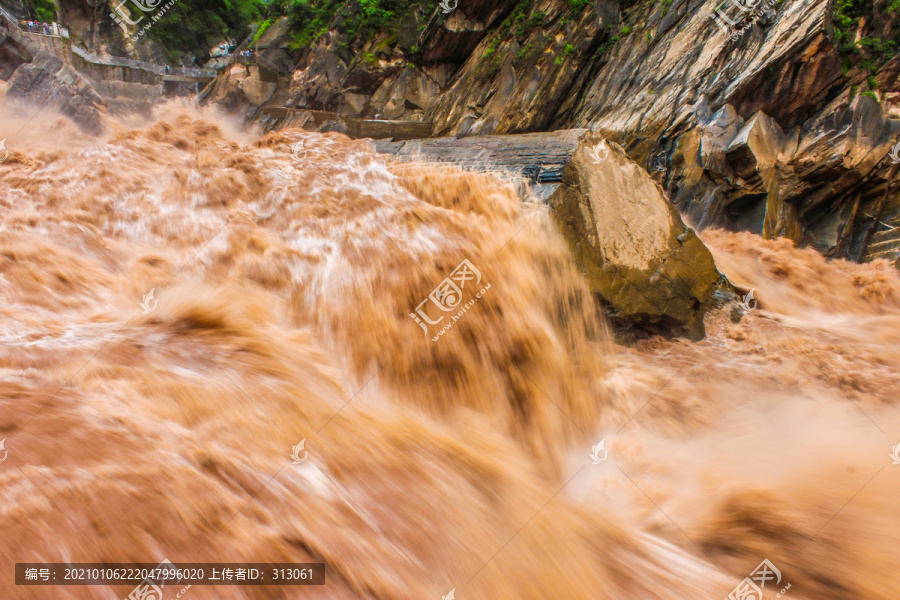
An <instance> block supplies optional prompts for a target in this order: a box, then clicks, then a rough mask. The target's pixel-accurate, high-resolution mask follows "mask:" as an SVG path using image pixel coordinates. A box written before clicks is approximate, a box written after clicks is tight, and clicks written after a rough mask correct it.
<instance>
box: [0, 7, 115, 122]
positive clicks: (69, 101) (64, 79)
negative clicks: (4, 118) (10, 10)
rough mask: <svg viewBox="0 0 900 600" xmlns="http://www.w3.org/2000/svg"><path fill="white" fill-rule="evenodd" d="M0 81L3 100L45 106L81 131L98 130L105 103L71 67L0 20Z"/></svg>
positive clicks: (91, 86) (89, 84)
mask: <svg viewBox="0 0 900 600" xmlns="http://www.w3.org/2000/svg"><path fill="white" fill-rule="evenodd" d="M0 57H2V60H0V63H2V65H3V66H2V72H0V79H3V80H5V81H6V82H7V89H6V98H7V100H8V101H9V100H11V101H21V102H23V103H28V104H30V105H33V106H35V107H43V106H46V105H48V104H50V105H52V106H54V107H55V108H56V109H57V110H59V112H61V113H62V114H64V115H66V116H67V117H69V118H70V119H72V120H73V121H74V122H75V123H77V124H78V125H79V126H81V127H82V128H83V129H84V130H85V131H87V132H89V133H93V134H97V133H99V132H100V131H101V129H102V116H101V115H102V111H103V110H104V109H105V106H106V101H105V100H104V99H103V98H102V97H101V96H100V95H99V94H98V93H97V91H96V90H95V89H94V87H93V85H91V83H90V82H89V81H88V80H87V79H85V78H84V77H82V76H81V74H80V73H79V72H78V71H77V70H76V69H75V68H73V67H72V66H71V65H68V64H65V63H63V61H62V60H61V59H60V58H58V57H57V56H55V55H53V54H51V53H50V52H48V51H46V50H44V49H42V48H41V47H40V46H39V45H36V44H34V43H33V42H31V40H28V39H26V38H25V36H23V35H21V34H19V32H18V31H17V30H16V29H15V28H14V27H11V26H10V24H9V23H8V22H7V21H6V20H4V19H0Z"/></svg>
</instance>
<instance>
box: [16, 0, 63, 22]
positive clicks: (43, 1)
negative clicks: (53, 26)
mask: <svg viewBox="0 0 900 600" xmlns="http://www.w3.org/2000/svg"><path fill="white" fill-rule="evenodd" d="M23 4H24V5H25V14H26V15H27V18H28V19H32V20H36V21H42V22H44V23H52V22H53V21H55V20H56V5H55V4H54V3H53V0H25V2H24V3H23Z"/></svg>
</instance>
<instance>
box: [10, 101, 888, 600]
mask: <svg viewBox="0 0 900 600" xmlns="http://www.w3.org/2000/svg"><path fill="white" fill-rule="evenodd" d="M159 114H160V115H162V116H159V117H158V118H157V120H155V121H154V122H151V123H128V124H123V123H110V124H109V131H110V133H108V134H107V135H106V136H105V137H103V138H93V137H90V136H86V135H84V134H82V133H80V132H79V131H78V130H77V129H76V128H74V127H73V126H72V125H71V124H69V123H68V122H67V121H65V120H64V119H62V118H60V117H58V116H56V115H53V114H51V113H50V111H49V110H47V111H44V112H42V113H40V114H39V115H38V116H37V117H35V118H34V119H33V120H32V121H30V122H28V123H26V120H25V117H21V116H17V115H14V114H5V115H4V116H3V117H2V123H0V136H4V137H6V138H7V139H6V150H7V151H8V155H7V157H6V159H5V160H4V161H3V163H2V164H0V369H2V371H0V373H2V377H0V438H3V439H4V448H3V450H2V452H0V457H4V459H3V461H2V462H0V490H2V505H0V506H2V513H0V514H2V532H3V535H2V536H0V559H2V560H0V590H2V592H0V597H2V598H17V599H18V598H35V599H37V598H41V599H57V598H60V599H63V598H77V599H88V598H91V599H104V600H105V599H116V598H126V597H128V596H129V594H131V593H132V590H133V588H134V586H133V585H106V586H66V587H61V586H25V585H14V576H13V571H14V565H15V563H51V562H60V563H63V562H79V563H125V562H135V563H136V562H141V563H159V562H160V561H162V560H163V559H166V558H167V559H168V560H169V561H171V562H173V563H176V564H177V563H181V562H184V563H188V562H194V563H200V562H208V563H212V562H235V563H236V562H254V563H279V562H280V563H286V562H295V563H306V562H316V563H325V565H326V567H327V572H326V584H325V585H323V586H303V587H298V586H279V587H276V586H200V585H194V586H191V587H190V588H189V589H186V590H184V589H182V588H180V587H179V588H172V586H167V588H166V590H165V593H166V596H165V600H169V598H174V597H176V595H178V594H181V595H180V597H181V598H191V599H196V600H201V599H207V598H209V599H215V598H228V599H231V598H235V599H263V598H285V599H286V598H322V599H326V598H328V599H349V598H373V599H374V598H377V599H380V600H388V599H390V600H401V599H402V600H406V599H409V600H413V599H415V600H422V599H434V600H439V599H441V598H442V597H444V598H448V599H450V598H456V599H458V600H469V599H481V600H499V599H534V600H550V599H553V600H556V599H559V600H582V599H583V600H605V599H610V600H628V599H634V600H638V599H657V598H658V599H671V600H681V599H684V598H703V599H709V600H720V599H722V598H727V597H729V595H731V597H732V598H736V599H743V600H757V598H758V596H754V595H752V594H753V593H755V592H753V590H752V588H749V587H747V586H748V584H747V579H746V578H750V576H751V574H753V573H759V570H757V567H758V566H759V565H761V564H762V563H763V561H764V560H767V561H769V562H768V565H771V566H773V567H775V569H777V571H773V570H772V569H771V568H769V567H767V566H764V568H763V575H762V576H759V577H758V578H756V579H753V578H750V581H751V582H752V583H753V584H754V585H760V584H765V585H764V586H762V587H763V593H764V595H765V598H767V599H769V598H775V597H776V596H779V595H780V597H785V598H794V599H797V600H799V599H817V600H824V599H828V600H830V599H834V600H839V599H840V600H847V599H857V598H858V599H860V600H862V599H866V600H878V599H884V600H896V598H897V596H898V590H900V569H898V565H900V511H898V498H900V464H893V463H895V462H897V463H900V457H897V459H896V460H894V459H892V456H891V454H892V447H894V446H897V445H898V444H900V411H898V407H897V403H898V401H900V394H898V389H900V375H898V372H900V369H898V365H900V335H898V333H900V278H898V275H897V271H896V270H895V269H894V268H893V267H892V266H890V265H888V264H887V263H871V264H865V265H859V264H854V263H847V262H842V261H833V262H828V261H826V260H825V259H824V258H822V257H821V256H820V255H818V254H817V253H816V252H814V251H812V250H809V249H798V248H796V247H794V246H793V245H792V244H791V243H790V242H787V241H783V240H775V241H771V240H764V239H762V238H760V237H759V236H755V235H751V234H747V233H728V232H722V231H712V230H709V231H705V232H703V233H701V237H702V239H703V241H704V242H705V243H706V244H707V245H708V246H709V248H710V250H711V251H712V253H713V255H714V256H715V259H716V264H717V266H718V268H719V270H720V271H721V272H722V273H723V274H725V275H727V276H728V278H729V279H730V280H731V281H732V283H734V284H735V286H737V287H738V288H739V289H740V290H742V291H743V292H744V293H745V294H746V291H749V290H753V298H752V299H748V302H747V304H746V305H745V307H744V308H740V307H737V306H736V305H728V306H726V307H724V308H722V309H721V310H720V311H718V312H715V313H712V314H710V315H708V316H707V322H706V330H707V337H706V338H705V339H704V340H702V341H700V342H696V343H695V342H689V341H686V340H680V339H679V340H664V339H662V338H651V339H649V340H645V341H641V342H639V343H637V344H636V345H633V346H630V347H628V346H625V345H622V344H619V343H617V342H616V340H615V339H614V338H613V335H612V333H611V331H612V329H611V327H610V326H609V324H607V323H605V322H604V321H603V319H602V317H600V316H598V315H599V313H598V311H597V309H596V308H595V304H594V301H593V299H592V297H591V294H590V292H589V291H588V289H587V286H586V284H585V283H584V281H583V279H582V277H581V275H580V273H579V270H578V268H577V267H576V266H575V265H574V264H573V262H572V260H571V258H570V254H569V250H568V247H567V245H566V243H565V241H564V240H563V239H562V237H561V235H560V234H559V233H558V232H557V231H556V230H555V228H554V226H553V224H552V221H551V219H550V217H549V216H548V214H547V211H546V207H544V206H543V205H541V204H539V203H527V202H526V203H523V202H521V201H520V200H519V197H518V195H517V194H516V190H515V188H514V186H513V184H512V183H510V182H509V180H508V179H507V178H504V177H502V176H499V175H494V174H489V173H467V172H463V171H459V170H456V169H454V168H450V167H442V168H438V167H436V166H434V165H423V164H416V163H403V164H400V163H393V162H390V161H386V160H385V159H384V158H382V157H380V156H378V155H377V154H374V153H373V152H372V151H371V150H370V149H369V147H368V146H367V145H366V144H365V143H363V142H361V141H353V140H349V139H348V138H346V137H344V136H342V135H339V134H319V133H309V132H304V131H301V130H296V129H294V130H282V131H278V132H275V133H271V134H268V135H265V136H255V135H251V134H249V133H242V132H240V131H239V130H238V128H236V127H234V126H232V125H231V124H229V122H228V121H227V120H225V119H223V118H221V117H218V116H216V115H215V114H213V113H203V114H201V113H199V112H197V111H195V110H193V109H191V108H189V107H186V106H180V105H174V104H169V105H167V106H165V107H163V109H162V110H161V111H160V113H159ZM300 141H302V142H303V144H302V145H301V146H297V142H300ZM298 147H301V148H302V152H298V151H297V150H296V148H298ZM447 281H449V282H450V285H447V283H446V282H447ZM435 290H439V291H438V292H436V293H435ZM441 302H443V303H445V304H446V305H448V306H452V305H456V304H457V303H458V306H459V309H460V310H459V312H457V313H452V314H453V318H449V317H448V318H445V319H443V320H442V321H440V322H436V323H432V322H430V321H438V319H437V318H436V315H437V314H438V313H440V311H437V310H435V308H434V305H435V304H436V303H441ZM417 308H421V313H424V314H425V316H426V317H427V319H426V318H423V317H420V316H419V315H420V313H417ZM441 314H444V313H441ZM446 314H448V315H449V314H451V313H446ZM741 314H743V318H740V319H739V318H738V317H741ZM411 315H412V316H411ZM448 325H449V326H448ZM423 330H424V332H425V333H424V334H423ZM897 454H898V453H897V452H896V451H894V456H897ZM766 569H768V571H766ZM766 573H768V576H766ZM776 573H777V578H775V574H776ZM742 594H743V595H742ZM149 598H153V597H152V596H149ZM153 600H155V598H154V599H153Z"/></svg>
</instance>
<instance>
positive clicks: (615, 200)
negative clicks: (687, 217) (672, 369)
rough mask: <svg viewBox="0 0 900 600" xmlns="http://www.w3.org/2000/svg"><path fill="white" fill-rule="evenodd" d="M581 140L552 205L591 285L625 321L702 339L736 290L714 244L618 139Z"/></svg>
mask: <svg viewBox="0 0 900 600" xmlns="http://www.w3.org/2000/svg"><path fill="white" fill-rule="evenodd" d="M579 142H580V143H579V145H578V147H577V148H576V150H575V152H574V153H573V154H572V157H571V160H570V161H569V162H568V164H567V165H566V167H565V170H564V173H563V185H562V186H560V188H559V189H558V190H557V191H556V192H555V193H554V194H553V195H552V196H551V197H550V205H551V207H552V209H553V213H554V216H555V218H556V220H557V222H558V223H559V225H560V227H561V229H562V231H563V233H564V234H565V236H566V239H567V240H568V241H569V243H570V245H571V246H572V249H573V253H574V255H575V258H576V260H577V261H578V264H579V265H580V266H581V268H582V270H583V272H584V274H585V276H586V278H587V280H588V283H589V285H590V286H591V289H592V291H594V292H595V293H596V294H597V295H598V296H599V297H600V300H601V302H602V303H603V304H604V305H605V306H606V307H607V308H608V311H607V312H608V314H609V315H610V316H611V317H612V318H613V319H614V320H615V321H617V322H619V323H622V324H625V325H628V326H630V327H632V328H636V329H639V330H644V331H650V332H653V333H672V334H675V335H683V336H686V337H689V338H691V339H700V338H702V337H703V335H704V328H703V316H704V315H705V314H706V312H707V311H708V310H710V309H711V308H713V307H714V306H715V305H716V304H717V303H718V302H719V301H721V300H723V299H725V298H727V297H728V292H729V291H730V286H729V285H728V284H727V282H725V280H724V278H723V277H722V275H721V274H720V273H719V272H718V271H717V270H716V265H715V262H714V261H713V257H712V255H711V254H710V252H709V250H708V249H707V248H706V246H704V245H703V242H701V241H700V239H699V238H698V237H697V235H696V234H695V233H694V231H693V230H692V229H691V228H689V227H687V226H686V225H685V224H684V222H683V221H682V220H681V217H680V216H679V214H678V212H677V211H676V210H675V209H674V207H673V206H672V205H671V204H669V202H668V201H667V199H666V197H665V194H664V193H663V191H662V189H660V187H659V186H658V185H657V184H656V182H654V181H653V180H652V179H651V178H650V176H649V175H648V174H647V172H646V171H645V170H644V169H642V168H641V167H640V166H638V165H637V164H635V163H634V162H633V161H632V160H631V159H630V158H628V155H627V154H626V153H625V151H624V150H622V149H621V148H620V147H619V146H618V145H617V144H615V143H609V142H606V141H604V140H603V139H602V138H601V137H600V136H598V135H597V134H594V133H588V134H585V135H584V136H582V137H581V139H580V140H579ZM719 290H721V291H722V292H723V294H721V295H720V297H719V298H716V297H715V295H716V292H717V291H719Z"/></svg>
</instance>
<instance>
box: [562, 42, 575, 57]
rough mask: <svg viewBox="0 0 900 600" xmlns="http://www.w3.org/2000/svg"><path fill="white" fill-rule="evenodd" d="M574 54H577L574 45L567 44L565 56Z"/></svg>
mask: <svg viewBox="0 0 900 600" xmlns="http://www.w3.org/2000/svg"><path fill="white" fill-rule="evenodd" d="M573 52H575V46H573V45H572V44H566V47H565V48H563V55H565V56H569V55H570V54H572V53H573Z"/></svg>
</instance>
